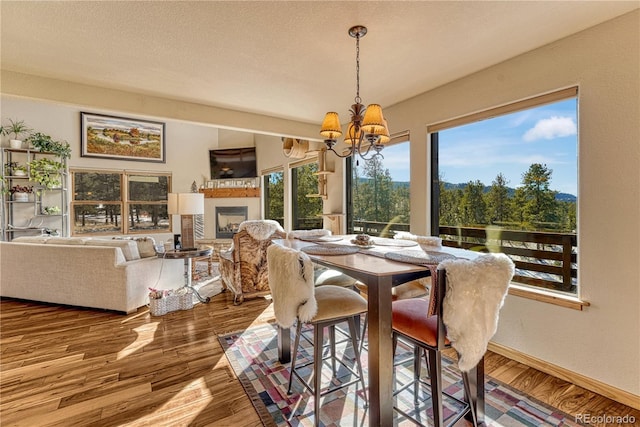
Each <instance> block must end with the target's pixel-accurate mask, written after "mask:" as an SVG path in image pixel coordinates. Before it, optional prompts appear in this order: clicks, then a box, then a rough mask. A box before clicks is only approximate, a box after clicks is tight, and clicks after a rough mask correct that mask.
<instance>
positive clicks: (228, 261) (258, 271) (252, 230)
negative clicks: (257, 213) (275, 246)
mask: <svg viewBox="0 0 640 427" xmlns="http://www.w3.org/2000/svg"><path fill="white" fill-rule="evenodd" d="M285 237H286V233H285V231H284V230H283V229H282V227H281V226H280V224H278V223H277V222H276V221H272V220H249V221H244V222H242V223H240V225H239V227H238V232H237V233H236V234H234V235H233V243H232V246H231V248H230V249H229V250H228V251H221V252H220V276H221V278H222V284H223V287H224V289H225V290H227V289H228V290H230V291H232V292H233V302H234V304H236V305H238V304H242V302H243V301H244V299H245V298H253V297H258V296H264V295H268V294H269V293H270V288H269V269H268V265H267V248H268V247H269V246H271V243H272V241H273V240H274V239H284V238H285Z"/></svg>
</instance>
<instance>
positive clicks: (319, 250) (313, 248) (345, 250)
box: [300, 244, 359, 255]
mask: <svg viewBox="0 0 640 427" xmlns="http://www.w3.org/2000/svg"><path fill="white" fill-rule="evenodd" d="M300 250H301V251H302V252H304V253H307V254H309V255H349V254H355V253H356V252H358V250H359V249H358V248H357V247H355V246H347V245H332V244H326V245H310V246H305V247H303V248H301V249H300Z"/></svg>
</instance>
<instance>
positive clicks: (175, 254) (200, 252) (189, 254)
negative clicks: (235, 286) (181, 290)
mask: <svg viewBox="0 0 640 427" xmlns="http://www.w3.org/2000/svg"><path fill="white" fill-rule="evenodd" d="M212 253H213V248H212V247H210V246H206V247H203V248H201V249H194V250H190V251H181V250H175V249H173V250H170V251H165V252H164V253H161V254H158V258H168V259H184V277H185V284H184V287H185V288H187V289H189V290H190V291H191V292H193V294H194V295H195V296H196V298H198V300H199V301H200V302H209V301H210V299H211V298H209V297H206V298H204V297H203V296H202V295H200V294H199V293H198V291H197V290H196V289H195V288H194V287H193V284H192V277H191V263H192V260H193V258H199V257H209V256H211V254H212Z"/></svg>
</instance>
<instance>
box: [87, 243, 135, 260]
mask: <svg viewBox="0 0 640 427" xmlns="http://www.w3.org/2000/svg"><path fill="white" fill-rule="evenodd" d="M85 245H86V246H109V247H116V248H120V249H121V250H122V254H123V255H124V259H126V260H127V261H134V260H137V259H140V253H139V252H138V245H136V242H134V241H132V240H107V239H92V240H87V242H86V243H85Z"/></svg>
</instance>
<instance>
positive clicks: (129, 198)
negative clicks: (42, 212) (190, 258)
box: [71, 170, 171, 236]
mask: <svg viewBox="0 0 640 427" xmlns="http://www.w3.org/2000/svg"><path fill="white" fill-rule="evenodd" d="M71 177H72V188H73V196H72V200H71V212H72V214H73V217H72V234H73V235H75V236H78V235H87V234H135V233H162V232H170V231H171V222H170V221H169V215H168V214H167V194H168V193H169V192H170V191H171V176H170V175H168V174H159V173H147V172H127V171H93V170H72V171H71ZM123 213H124V214H125V215H126V217H124V218H123ZM123 220H124V221H123Z"/></svg>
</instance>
